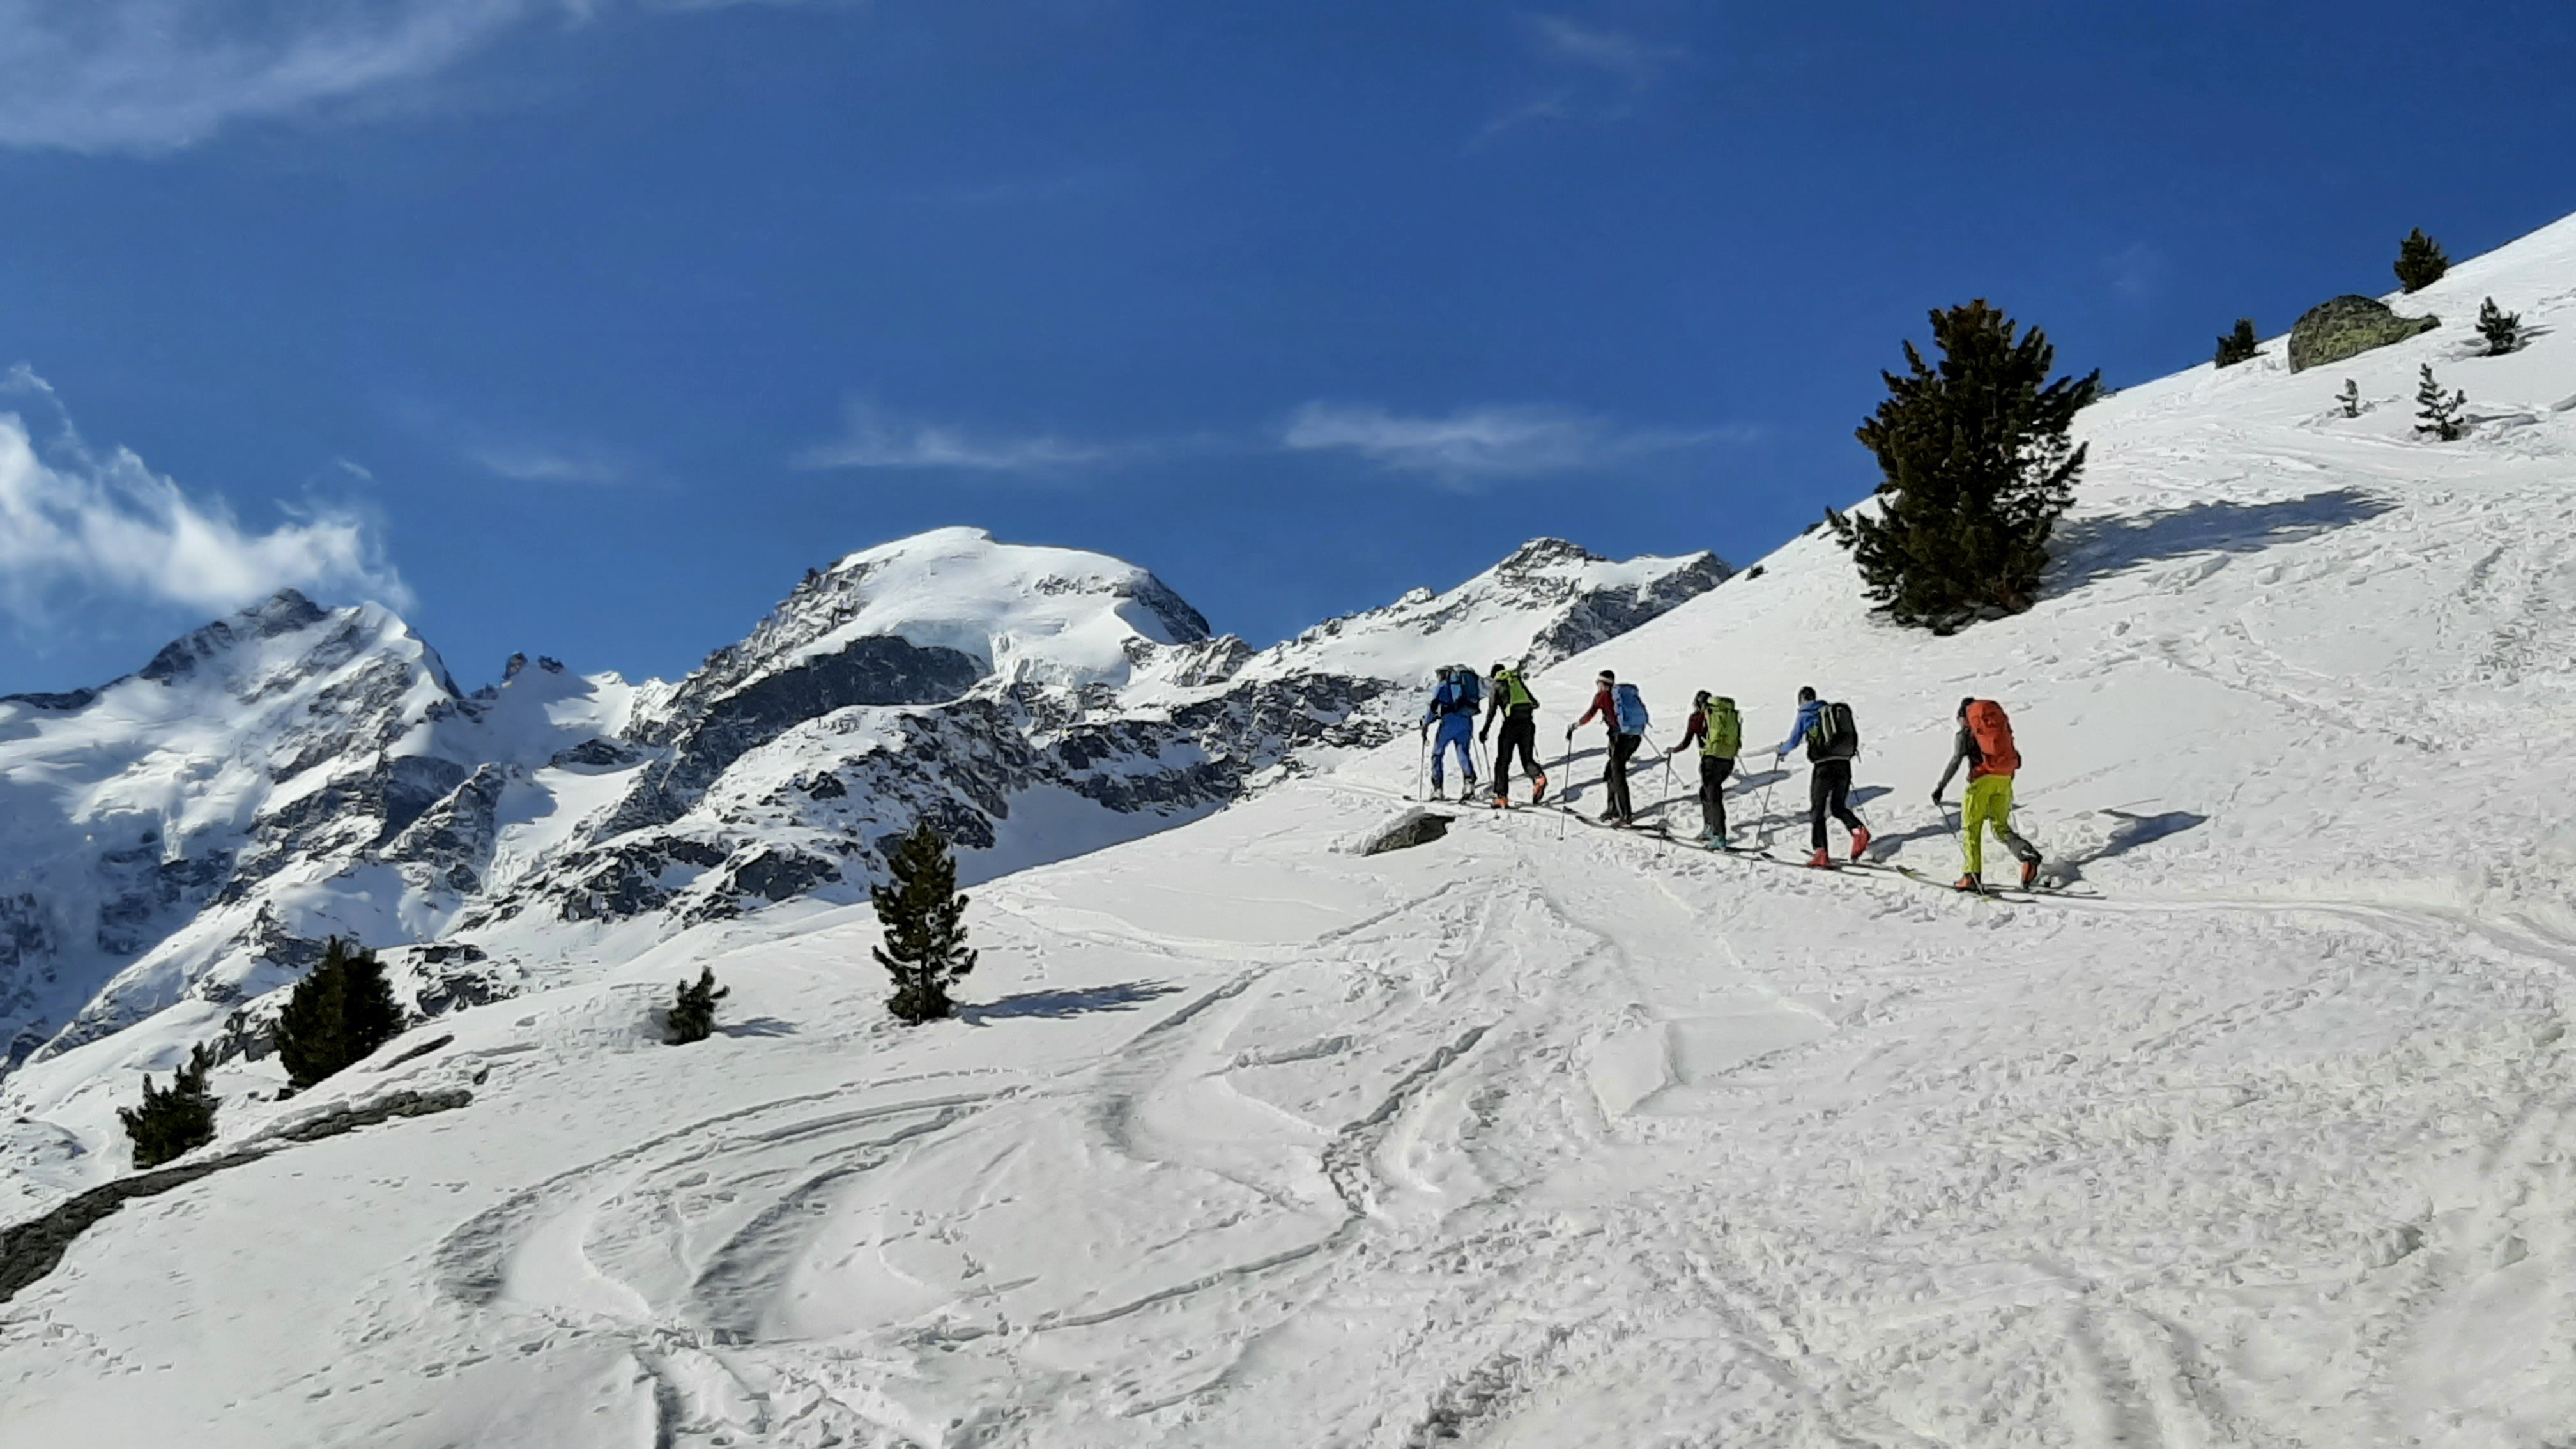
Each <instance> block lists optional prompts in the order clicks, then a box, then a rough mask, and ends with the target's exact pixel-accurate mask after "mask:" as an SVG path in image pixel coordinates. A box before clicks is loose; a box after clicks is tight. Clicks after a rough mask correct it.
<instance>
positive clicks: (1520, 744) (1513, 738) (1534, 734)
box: [1493, 714, 1547, 799]
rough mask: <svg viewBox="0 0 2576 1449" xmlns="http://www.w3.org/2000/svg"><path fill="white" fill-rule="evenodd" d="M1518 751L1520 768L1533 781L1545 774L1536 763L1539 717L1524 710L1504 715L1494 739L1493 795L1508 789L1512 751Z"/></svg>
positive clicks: (1498, 796)
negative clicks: (1519, 753) (1500, 731)
mask: <svg viewBox="0 0 2576 1449" xmlns="http://www.w3.org/2000/svg"><path fill="white" fill-rule="evenodd" d="M1514 750H1519V751H1520V752H1521V769H1522V771H1523V772H1525V773H1526V774H1528V776H1529V777H1530V779H1531V780H1532V781H1533V782H1535V781H1539V780H1544V779H1546V778H1547V772H1546V771H1545V770H1542V769H1540V768H1539V767H1538V721H1537V719H1535V718H1533V717H1532V716H1530V715H1526V714H1507V715H1505V716H1503V723H1502V733H1501V734H1500V735H1499V736H1498V737H1497V738H1496V739H1495V740H1494V762H1493V765H1494V796H1495V798H1496V799H1500V798H1501V797H1503V796H1504V795H1507V794H1509V793H1510V792H1511V783H1512V751H1514Z"/></svg>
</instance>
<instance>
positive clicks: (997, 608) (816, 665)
mask: <svg viewBox="0 0 2576 1449" xmlns="http://www.w3.org/2000/svg"><path fill="white" fill-rule="evenodd" d="M1207 637H1208V626H1207V620H1205V619H1204V618H1201V617H1200V616H1199V613H1198V611H1197V610H1196V609H1193V608H1191V607H1190V606H1189V605H1188V604H1187V603H1186V602H1184V601H1183V600H1182V599H1181V597H1180V595H1178V594H1176V593H1174V592H1173V591H1172V590H1171V589H1170V587H1169V586H1167V585H1165V584H1164V583H1163V581H1162V580H1160V579H1158V578H1156V577H1154V575H1153V574H1151V573H1149V572H1147V571H1146V570H1144V569H1141V568H1138V567H1137V566H1135V565H1134V564H1130V563H1125V562H1123V561H1121V560H1118V559H1114V558H1110V557H1108V556H1107V555H1104V554H1097V553H1089V552H1085V551H1083V550H1080V549H1069V548H1048V547H1039V546H1033V545H1027V544H1009V543H997V542H995V541H994V539H993V537H992V535H991V534H989V533H987V532H985V531H984V530H982V529H980V528H941V529H934V530H932V531H930V532H928V533H922V534H916V535H914V536H912V537H910V538H904V539H897V540H895V541H894V542H892V543H886V544H881V545H878V546H877V547H875V548H869V549H862V550H860V551H859V552H857V553H853V554H850V555H848V556H847V557H845V558H843V559H841V560H840V561H839V562H838V563H835V564H834V565H833V566H832V567H831V568H829V569H827V570H816V571H814V572H812V573H810V574H808V575H807V576H806V578H805V580H804V582H803V583H801V584H799V585H798V586H797V587H796V589H795V591H794V592H793V593H791V594H790V595H788V597H787V599H786V600H785V601H784V602H783V603H781V604H780V605H779V606H778V608H777V609H776V610H775V611H773V612H772V613H771V614H770V616H769V617H768V618H766V619H764V620H762V621H761V623H760V624H759V625H758V626H757V627H756V628H754V629H753V630H752V632H751V635H750V637H749V638H747V639H745V640H743V642H741V643H740V644H735V645H730V646H728V647H726V648H724V649H720V650H718V651H716V652H715V653H714V654H713V655H711V656H709V657H708V659H707V662H706V664H705V665H704V666H702V667H701V668H700V669H699V670H698V671H697V672H696V673H694V674H692V675H691V676H690V677H689V678H688V679H687V680H686V681H684V682H683V683H682V684H681V685H680V686H679V687H678V688H677V689H676V690H675V691H674V692H673V694H672V697H671V699H670V700H669V702H668V703H667V704H666V705H665V706H663V707H662V710H661V711H660V712H659V713H660V714H661V715H662V719H661V720H659V721H657V725H658V726H659V729H660V732H662V733H665V734H667V732H668V731H669V730H670V729H671V728H674V727H677V726H679V725H682V724H684V723H685V722H686V721H688V720H690V719H693V718H696V717H698V716H699V715H701V714H702V713H703V712H704V711H705V710H706V709H708V708H709V707H711V706H712V705H713V704H714V703H715V702H716V701H718V700H720V699H723V698H725V697H727V696H729V695H732V694H735V693H737V692H739V691H741V690H743V689H745V688H747V687H750V686H751V685H753V684H755V683H757V682H759V681H761V680H764V679H770V678H775V677H777V676H780V675H783V674H787V673H790V672H794V673H798V674H800V675H802V676H804V679H805V682H804V683H802V684H800V685H798V686H797V691H798V692H800V693H808V694H812V695H813V696H814V697H815V698H816V699H818V700H820V699H835V700H838V701H839V702H840V703H842V704H889V705H890V704H930V703H936V702H938V701H940V700H943V699H949V698H953V697H955V696H957V695H958V694H961V693H963V692H964V691H965V690H966V689H967V688H969V687H971V686H972V685H974V684H976V683H978V682H980V681H982V680H986V679H999V680H1002V681H1005V682H1011V681H1027V682H1032V683H1040V684H1054V685H1066V686H1081V685H1091V684H1106V685H1112V686H1115V685H1120V684H1124V683H1126V682H1127V680H1128V679H1129V678H1130V677H1131V675H1132V672H1133V670H1134V668H1135V664H1136V661H1137V659H1138V658H1139V657H1141V656H1143V655H1145V654H1149V653H1150V652H1151V651H1152V648H1153V647H1154V646H1170V645H1185V644H1194V643H1197V642H1199V641H1202V640H1204V639H1206V638H1207Z"/></svg>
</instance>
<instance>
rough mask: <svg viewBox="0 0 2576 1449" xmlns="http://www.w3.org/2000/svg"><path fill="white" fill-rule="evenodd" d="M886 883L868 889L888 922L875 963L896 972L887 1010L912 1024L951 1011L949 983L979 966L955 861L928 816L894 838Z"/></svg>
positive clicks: (880, 919)
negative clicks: (969, 936)
mask: <svg viewBox="0 0 2576 1449" xmlns="http://www.w3.org/2000/svg"><path fill="white" fill-rule="evenodd" d="M886 871H887V873H888V874H889V875H890V876H892V877H893V879H892V880H890V881H889V882H888V883H886V884H884V885H881V886H875V887H872V888H870V889H869V891H868V899H869V900H870V901H871V902H873V903H874V904H875V906H876V908H877V920H878V922H879V923H880V924H882V925H883V926H884V927H885V944H884V945H883V946H880V947H878V948H877V949H876V958H877V964H878V965H880V966H883V967H885V969H886V971H887V973H888V974H889V975H891V976H893V977H894V995H893V996H891V997H889V998H887V1000H886V1006H887V1008H888V1009H889V1010H891V1011H893V1012H894V1014H895V1015H896V1016H897V1017H898V1018H900V1019H901V1020H903V1021H904V1022H906V1023H908V1024H912V1025H919V1024H920V1023H922V1022H925V1021H937V1020H939V1019H941V1018H942V1017H946V1016H949V1015H951V1014H953V1013H954V1012H955V1010H956V1007H955V1004H954V1003H953V1002H951V1001H950V1000H949V999H948V988H949V986H950V984H951V983H953V982H954V981H956V979H957V978H958V977H960V976H963V975H965V974H967V973H968V972H970V971H972V970H974V969H975V953H974V952H973V951H971V950H969V949H967V946H966V923H965V915H966V897H964V896H962V895H960V894H958V892H957V861H956V858H955V857H954V856H951V855H950V854H949V853H948V842H947V841H945V840H942V839H941V838H940V836H939V830H938V827H936V826H934V825H932V824H931V823H930V822H929V821H928V820H924V821H922V822H921V823H920V824H918V825H916V826H914V827H913V828H912V831H911V833H910V834H907V835H905V836H904V837H903V838H902V839H901V840H900V841H898V842H896V844H895V848H894V853H893V854H892V855H890V856H888V857H887V859H886Z"/></svg>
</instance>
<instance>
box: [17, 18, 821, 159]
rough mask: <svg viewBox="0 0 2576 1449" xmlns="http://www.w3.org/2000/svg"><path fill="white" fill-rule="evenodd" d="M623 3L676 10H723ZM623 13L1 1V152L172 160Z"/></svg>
mask: <svg viewBox="0 0 2576 1449" xmlns="http://www.w3.org/2000/svg"><path fill="white" fill-rule="evenodd" d="M626 3H628V4H630V5H633V6H634V7H635V8H641V9H656V10H678V9H708V8H716V7H717V6H719V5H723V4H725V3H728V0H626ZM732 3H741V0H732ZM763 3H773V4H793V3H798V0H763ZM618 4H619V0H328V3H320V4H306V3H281V0H236V3H208V0H0V146H14V147H21V148H36V149H51V150H68V151H90V152H105V151H131V152H144V153H154V152H164V151H171V150H177V149H179V148H182V147H186V146H191V145H194V144H196V143H198V142H200V141H203V140H205V139H207V138H208V137H210V136H212V135H214V134H215V133H217V132H218V131H220V130H222V129H223V128H224V127H225V126H226V125H228V124H231V123H233V122H236V121H242V120H252V119H260V118H275V117H283V116H293V115H302V114H307V113H311V112H313V111H315V110H317V109H322V108H326V107H329V106H331V105H332V104H334V103H335V102H345V101H350V100H353V99H355V98H357V97H359V96H361V95H364V94H367V93H370V92H374V91H377V90H380V89H382V88H386V87H390V86H395V85H398V84H401V83H403V82H408V81H417V80H420V79H423V78H425V77H429V76H434V75H437V74H439V73H440V72H443V71H445V70H447V69H449V68H450V67H452V66H454V65H455V64H456V63H457V62H459V61H460V60H462V59H464V58H465V57H466V56H468V55H471V54H473V53H474V52H476V51H478V50H481V49H482V48H484V47H485V46H487V45H489V44H491V43H493V42H494V41H495V40H497V39H499V38H500V37H502V36H503V35H505V34H507V33H509V32H511V31H512V30H514V29H518V28H521V27H524V26H526V25H528V24H531V23H533V22H536V21H540V20H546V19H553V20H557V21H560V22H564V23H571V24H579V23H581V22H583V21H586V20H588V19H590V18H591V17H592V16H593V15H594V14H595V13H598V12H601V11H605V10H609V9H614V8H617V7H618Z"/></svg>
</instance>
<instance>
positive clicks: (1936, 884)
mask: <svg viewBox="0 0 2576 1449" xmlns="http://www.w3.org/2000/svg"><path fill="white" fill-rule="evenodd" d="M1879 868H1880V869H1884V870H1890V871H1893V872H1894V873H1896V874H1898V875H1901V876H1903V877H1905V878H1906V879H1907V880H1910V881H1915V882H1918V883H1920V884H1922V885H1927V886H1930V887H1931V888H1932V889H1934V890H1937V891H1948V892H1949V893H1950V894H1952V895H1959V896H1970V895H1973V896H1984V897H1986V898H1987V899H1989V900H1999V901H2029V900H2063V901H2098V900H2101V899H2103V895H2102V893H2101V892H2100V891H2079V890H2070V889H2068V888H2066V887H2064V886H2043V885H2027V886H2025V885H1985V886H1980V887H1979V888H1977V889H1976V890H1973V891H1963V890H1961V889H1959V888H1958V887H1957V886H1956V885H1954V884H1952V883H1950V882H1948V881H1945V880H1942V879H1940V878H1938V877H1936V876H1928V875H1925V874H1924V873H1923V872H1921V871H1919V870H1916V869H1914V868H1913V867H1911V866H1902V865H1899V866H1883V867H1879Z"/></svg>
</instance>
